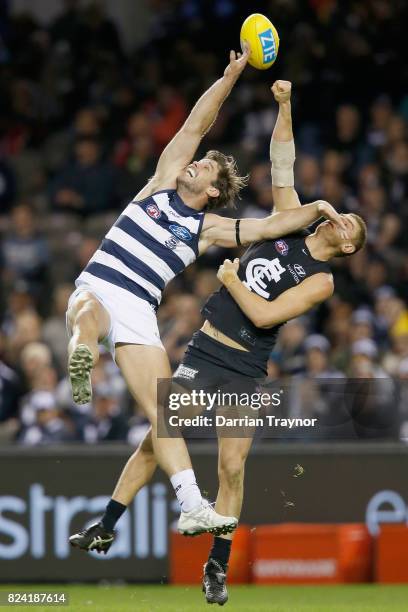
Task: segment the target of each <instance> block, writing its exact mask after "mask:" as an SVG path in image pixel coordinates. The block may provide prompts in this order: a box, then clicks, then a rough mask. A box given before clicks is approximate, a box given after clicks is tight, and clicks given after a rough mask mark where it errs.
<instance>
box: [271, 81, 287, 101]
mask: <svg viewBox="0 0 408 612" xmlns="http://www.w3.org/2000/svg"><path fill="white" fill-rule="evenodd" d="M271 91H272V93H273V95H274V98H275V100H276V101H277V102H278V103H279V104H280V103H281V102H288V100H290V94H291V93H292V83H291V82H290V81H275V82H274V84H273V85H272V87H271Z"/></svg>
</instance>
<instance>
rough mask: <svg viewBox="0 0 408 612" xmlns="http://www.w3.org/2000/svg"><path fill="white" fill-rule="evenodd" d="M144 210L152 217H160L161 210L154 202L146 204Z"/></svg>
mask: <svg viewBox="0 0 408 612" xmlns="http://www.w3.org/2000/svg"><path fill="white" fill-rule="evenodd" d="M146 212H147V214H148V215H149V217H152V219H160V217H161V212H160V210H159V208H158V206H156V204H148V205H147V206H146Z"/></svg>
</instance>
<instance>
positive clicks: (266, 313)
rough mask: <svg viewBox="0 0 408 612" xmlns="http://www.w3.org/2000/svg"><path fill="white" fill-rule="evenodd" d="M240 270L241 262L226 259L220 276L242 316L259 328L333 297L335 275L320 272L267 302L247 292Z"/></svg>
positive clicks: (266, 326)
mask: <svg viewBox="0 0 408 612" xmlns="http://www.w3.org/2000/svg"><path fill="white" fill-rule="evenodd" d="M238 268H239V260H238V259H235V260H234V261H233V262H232V261H230V260H229V259H226V260H225V261H224V263H223V264H222V265H221V266H220V268H219V270H218V274H217V276H218V278H219V280H220V281H221V282H222V284H223V285H224V287H226V288H227V289H228V291H229V293H230V294H231V296H232V297H233V298H234V300H235V301H236V302H237V304H238V306H239V307H240V308H241V310H242V311H243V313H244V314H245V315H246V316H247V317H248V318H249V319H250V320H251V321H252V323H253V324H254V325H255V326H256V327H259V328H263V329H269V328H271V327H275V325H279V324H280V323H283V322H285V321H289V319H293V318H295V317H299V316H301V315H302V314H304V313H305V312H307V311H308V310H310V309H311V308H313V307H314V306H317V305H318V304H320V303H321V302H323V301H324V300H327V299H328V298H329V297H330V296H331V295H332V294H333V290H334V283H333V277H332V275H331V274H326V273H324V272H321V273H319V274H314V275H313V276H311V277H309V278H307V279H306V280H304V281H303V282H302V283H301V284H300V285H298V286H297V287H292V288H291V289H288V290H287V291H284V292H283V293H282V294H281V295H280V296H279V297H277V298H276V299H275V300H272V301H271V302H268V301H267V300H265V299H264V298H262V297H260V296H259V295H256V294H255V293H253V292H252V291H250V289H247V287H246V286H245V285H244V283H243V282H242V281H241V280H240V279H239V277H238Z"/></svg>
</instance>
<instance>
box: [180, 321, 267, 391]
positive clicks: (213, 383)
mask: <svg viewBox="0 0 408 612" xmlns="http://www.w3.org/2000/svg"><path fill="white" fill-rule="evenodd" d="M264 378H265V373H264V371H263V370H261V369H260V368H258V367H256V366H255V365H254V364H253V363H251V358H250V355H249V354H248V353H247V351H241V350H239V349H235V348H232V347H230V346H227V345H225V344H222V342H218V341H217V340H214V338H211V337H210V336H208V335H207V334H205V333H204V332H202V331H201V330H200V331H198V332H196V333H195V334H194V336H193V338H192V340H191V342H190V344H189V345H188V347H187V349H186V352H185V353H184V357H183V359H182V361H181V363H180V365H179V367H178V368H177V370H176V372H175V373H174V375H173V381H174V382H176V383H178V384H180V385H182V386H185V387H187V388H189V389H193V388H206V389H208V388H215V387H226V386H232V387H234V388H235V389H239V390H240V391H241V392H247V393H251V392H254V391H255V390H256V389H257V387H258V384H259V383H260V382H262V381H263V380H264Z"/></svg>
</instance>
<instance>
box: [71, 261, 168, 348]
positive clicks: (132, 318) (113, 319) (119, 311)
mask: <svg viewBox="0 0 408 612" xmlns="http://www.w3.org/2000/svg"><path fill="white" fill-rule="evenodd" d="M82 274H84V273H82ZM88 276H89V282H84V281H83V280H82V279H81V280H77V281H76V285H77V288H76V289H75V291H74V292H73V293H72V295H71V297H70V298H69V301H68V309H69V307H70V306H71V304H72V303H73V301H74V300H75V299H76V298H77V297H78V295H80V294H81V293H83V292H84V291H89V292H90V293H92V294H93V295H94V296H95V297H96V298H97V300H99V302H100V303H101V304H102V306H103V307H104V308H105V310H106V311H107V312H108V314H109V317H110V329H109V333H108V335H107V336H106V338H104V339H103V340H102V343H103V344H104V345H105V346H106V347H107V348H108V349H109V351H110V352H111V353H112V356H113V358H115V345H116V344H117V343H118V342H123V343H125V344H144V345H147V346H157V347H159V348H161V349H163V350H164V347H163V344H162V341H161V339H160V333H159V328H158V326H157V318H156V313H155V311H154V308H153V306H151V305H150V304H149V302H147V301H146V300H142V299H141V298H139V297H137V296H135V295H133V294H132V293H130V292H129V291H126V290H125V289H122V288H121V287H117V286H116V285H112V284H111V283H107V282H106V281H104V280H102V279H100V278H96V277H95V276H91V275H90V274H89V275H88ZM67 329H68V333H69V334H71V333H72V331H71V329H70V328H69V326H68V325H67Z"/></svg>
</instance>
